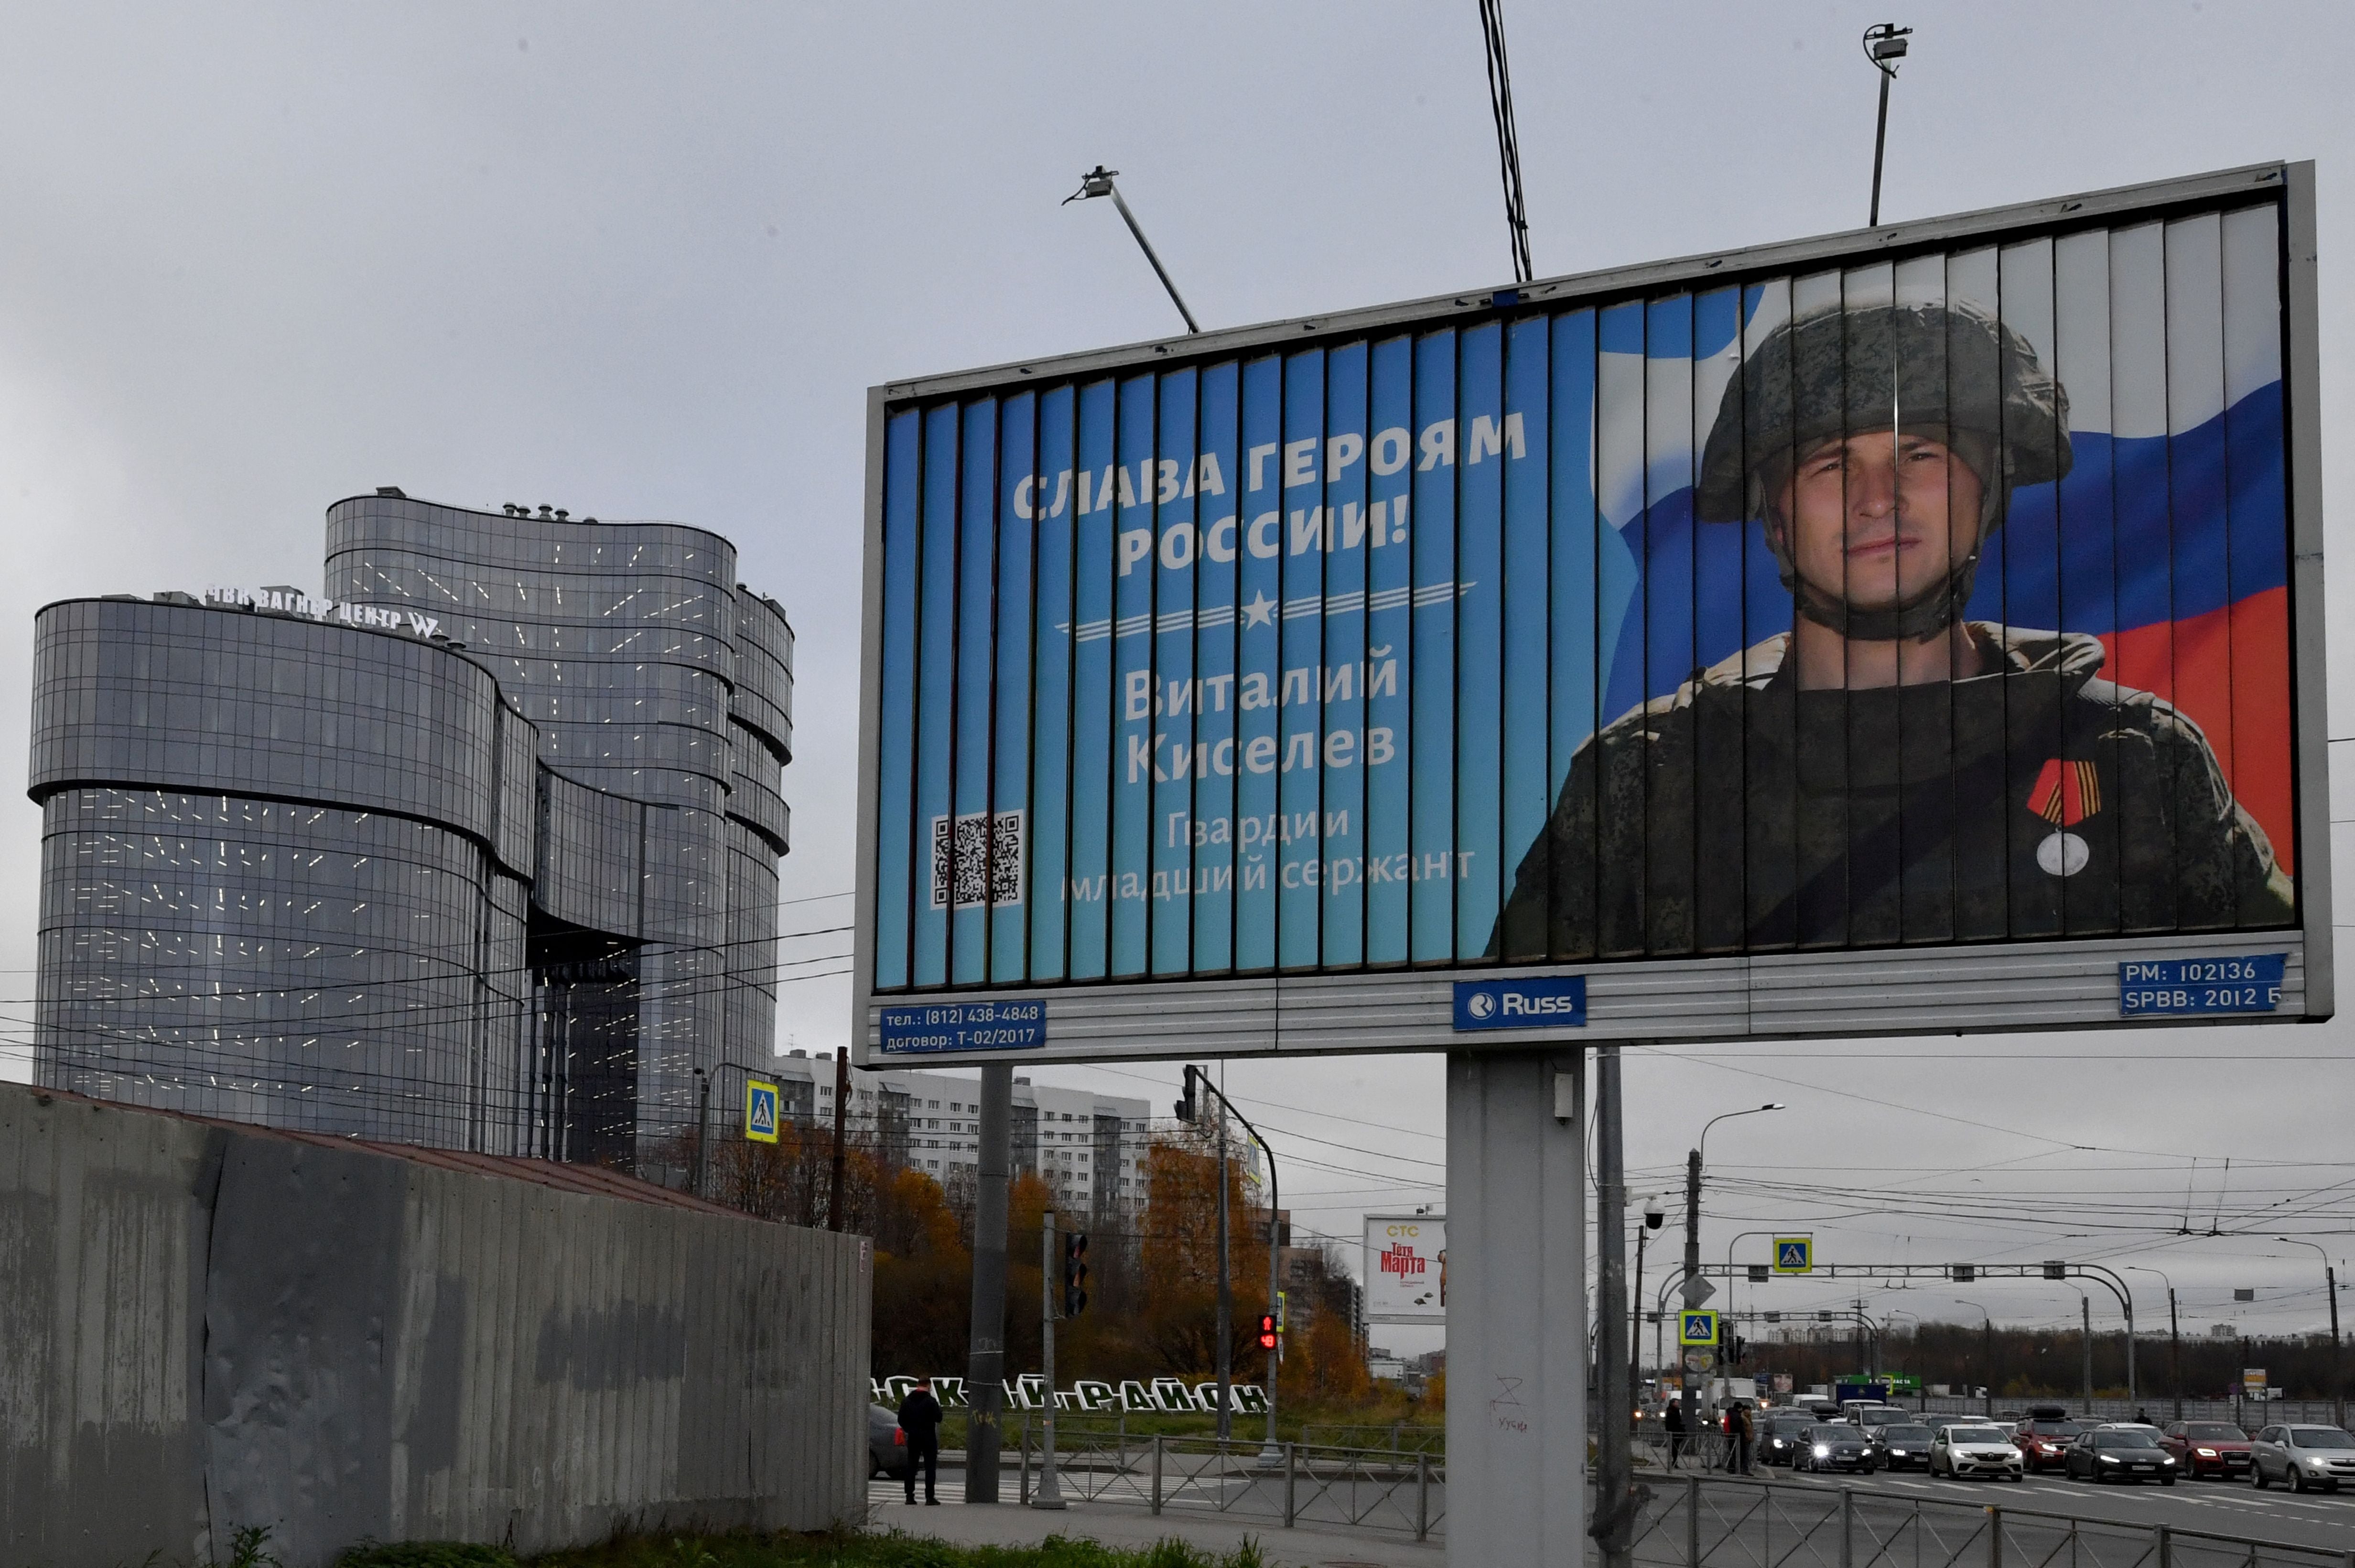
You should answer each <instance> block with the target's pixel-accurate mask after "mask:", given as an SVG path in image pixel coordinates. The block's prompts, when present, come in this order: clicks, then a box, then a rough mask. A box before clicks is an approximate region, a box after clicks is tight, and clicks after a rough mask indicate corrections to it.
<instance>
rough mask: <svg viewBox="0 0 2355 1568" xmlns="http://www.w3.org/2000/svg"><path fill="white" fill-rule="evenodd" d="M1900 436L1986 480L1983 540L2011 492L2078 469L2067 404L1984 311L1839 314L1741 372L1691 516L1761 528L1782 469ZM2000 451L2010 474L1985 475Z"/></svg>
mask: <svg viewBox="0 0 2355 1568" xmlns="http://www.w3.org/2000/svg"><path fill="white" fill-rule="evenodd" d="M1892 425H1893V426H1894V427H1895V428H1897V429H1899V430H1904V431H1910V432H1917V433H1919V434H1922V435H1926V436H1930V437H1932V438H1934V439H1935V440H1938V441H1942V442H1945V443H1947V444H1949V445H1951V446H1953V447H1954V448H1955V451H1956V453H1957V454H1958V455H1961V456H1962V457H1963V458H1964V459H1965V461H1966V462H1970V463H1971V464H1972V466H1973V467H1974V468H1977V469H1978V470H1979V480H1980V483H1981V485H1983V486H1984V488H1985V491H1986V494H1987V498H1988V501H1989V503H1990V505H1989V507H1988V515H1987V518H1986V520H1985V526H1984V528H1982V530H1981V537H1982V538H1984V537H1985V532H1986V530H1987V529H1988V528H1993V527H1994V526H1995V525H1996V524H1997V523H1998V522H2000V521H2001V520H2002V507H2003V503H2004V501H2005V500H2007V499H2008V498H2009V494H2010V492H2011V491H2012V490H2013V489H2014V488H2015V487H2017V486H2019V485H2041V484H2044V483H2046V482H2048V481H2051V480H2055V479H2059V478H2061V477H2062V476H2063V475H2066V474H2067V473H2068V472H2069V466H2070V463H2071V461H2072V454H2071V452H2070V448H2069V395H2068V393H2067V392H2065V391H2064V390H2062V387H2061V385H2060V383H2059V382H2057V381H2055V380H2054V379H2052V376H2051V372H2050V371H2048V370H2046V369H2045V368H2044V367H2043V365H2042V364H2041V363H2040V362H2039V361H2038V359H2037V357H2036V349H2035V347H2034V346H2033V345H2031V344H2030V342H2029V341H2028V339H2027V338H2025V337H2023V336H2020V334H2019V332H2018V331H2017V330H2015V329H2014V328H2012V327H2009V326H2006V325H2004V324H2003V323H2001V322H1999V321H1998V320H1996V319H1995V317H1994V316H1992V315H1988V314H1987V311H1986V310H1985V309H1984V308H1982V307H1981V306H1979V305H1977V304H1971V303H1969V302H1967V301H1962V300H1957V301H1955V302H1953V303H1951V304H1932V303H1923V304H1897V305H1883V304H1876V305H1865V306H1860V307H1855V308H1848V309H1842V308H1839V307H1838V306H1833V307H1828V308H1826V309H1822V310H1815V311H1809V312H1807V313H1806V314H1804V315H1796V316H1794V317H1792V318H1791V319H1790V320H1789V321H1786V322H1785V323H1783V324H1782V325H1780V326H1777V327H1775V328H1774V330H1773V331H1772V332H1770V333H1768V334H1767V335H1766V337H1765V340H1764V342H1762V343H1761V344H1759V345H1758V347H1756V348H1755V349H1753V350H1752V351H1751V353H1750V354H1749V356H1748V357H1746V359H1745V360H1744V362H1743V363H1742V366H1741V367H1740V368H1738V369H1737V370H1736V371H1735V372H1734V376H1733V379H1732V381H1731V382H1729V383H1728V384H1727V386H1726V389H1725V397H1724V399H1723V400H1722V401H1721V402H1720V403H1719V404H1718V410H1717V421H1716V422H1715V423H1714V424H1712V425H1711V426H1710V432H1709V443H1708V445H1707V446H1706V448H1705V449H1704V450H1703V452H1702V454H1701V472H1700V485H1699V488H1698V493H1697V494H1696V495H1695V496H1694V516H1695V517H1697V518H1699V519H1700V521H1702V522H1705V523H1738V522H1743V521H1746V520H1748V519H1750V518H1752V517H1757V516H1759V515H1760V512H1761V509H1762V507H1763V503H1764V499H1765V496H1764V483H1763V481H1764V476H1765V475H1768V474H1770V473H1772V472H1773V471H1774V465H1775V464H1776V463H1777V461H1778V460H1779V461H1780V462H1783V463H1789V462H1792V461H1794V460H1796V458H1798V457H1799V456H1802V455H1804V454H1805V453H1806V452H1807V451H1808V450H1809V449H1811V448H1813V447H1814V446H1816V445H1817V443H1821V442H1824V441H1828V440H1834V439H1838V438H1839V437H1843V436H1849V435H1856V434H1860V433H1863V432H1868V431H1875V430H1887V429H1890V428H1891V426H1892ZM1955 433H1962V434H1966V435H1969V436H1975V437H1977V438H1979V439H1977V440H1973V441H1967V442H1955V441H1954V440H1953V436H1954V435H1955ZM1994 453H2001V454H2002V455H2001V459H2000V463H2001V472H2000V473H1989V472H1987V468H1988V467H1992V466H1994V465H1995V462H1996V459H1995V458H1994V457H1993V454H1994Z"/></svg>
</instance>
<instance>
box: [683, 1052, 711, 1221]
mask: <svg viewBox="0 0 2355 1568" xmlns="http://www.w3.org/2000/svg"><path fill="white" fill-rule="evenodd" d="M710 1137H711V1074H709V1072H705V1071H704V1070H703V1069H702V1068H700V1067H698V1068H697V1069H696V1070H695V1168H694V1170H693V1172H692V1174H691V1175H690V1176H689V1177H688V1179H687V1190H688V1191H690V1192H692V1193H694V1194H695V1195H696V1196H697V1197H698V1198H700V1197H702V1196H703V1178H704V1173H705V1172H706V1171H707V1170H709V1168H710V1164H711V1160H710V1156H709V1153H708V1152H707V1150H706V1146H707V1144H708V1143H709V1140H710Z"/></svg>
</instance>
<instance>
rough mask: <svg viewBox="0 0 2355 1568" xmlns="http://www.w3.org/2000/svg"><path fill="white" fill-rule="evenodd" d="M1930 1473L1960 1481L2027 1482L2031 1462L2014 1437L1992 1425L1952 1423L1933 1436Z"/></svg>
mask: <svg viewBox="0 0 2355 1568" xmlns="http://www.w3.org/2000/svg"><path fill="white" fill-rule="evenodd" d="M1929 1465H1930V1474H1931V1475H1932V1476H1934V1477H1936V1476H1944V1477H1946V1479H1948V1480H1950V1481H1959V1480H1961V1479H1962V1478H1963V1477H1966V1476H1991V1477H1994V1478H1995V1479H1997V1480H1998V1481H2001V1480H2007V1479H2008V1480H2014V1481H2024V1480H2026V1479H2027V1478H2028V1461H2027V1458H2026V1457H2025V1456H2023V1455H2022V1454H2021V1453H2020V1451H2019V1445H2017V1444H2015V1443H2014V1442H2013V1441H2012V1440H2011V1434H2010V1433H2009V1432H2006V1431H2005V1430H2004V1429H2003V1428H2002V1427H2000V1426H1998V1425H1996V1424H1994V1423H1992V1422H1984V1421H1949V1422H1947V1423H1945V1424H1944V1425H1942V1426H1940V1427H1939V1428H1938V1429H1937V1431H1936V1432H1934V1433H1933V1434H1932V1435H1931V1437H1930V1459H1929Z"/></svg>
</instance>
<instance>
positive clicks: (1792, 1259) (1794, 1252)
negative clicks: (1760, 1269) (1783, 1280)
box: [1774, 1236, 1816, 1274]
mask: <svg viewBox="0 0 2355 1568" xmlns="http://www.w3.org/2000/svg"><path fill="white" fill-rule="evenodd" d="M1774 1272H1775V1273H1776V1274H1813V1273H1815V1272H1816V1239H1815V1237H1813V1236H1777V1237H1775V1238H1774Z"/></svg>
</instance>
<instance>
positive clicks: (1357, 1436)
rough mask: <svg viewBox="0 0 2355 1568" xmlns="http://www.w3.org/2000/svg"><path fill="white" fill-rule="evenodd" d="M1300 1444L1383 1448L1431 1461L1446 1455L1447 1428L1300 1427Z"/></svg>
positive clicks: (1399, 1424) (1398, 1424)
mask: <svg viewBox="0 0 2355 1568" xmlns="http://www.w3.org/2000/svg"><path fill="white" fill-rule="evenodd" d="M1300 1440H1301V1441H1302V1442H1303V1443H1306V1444H1309V1445H1318V1444H1321V1445H1324V1446H1326V1447H1328V1448H1375V1449H1380V1448H1386V1449H1388V1450H1389V1451H1390V1452H1391V1453H1393V1454H1429V1455H1432V1456H1434V1457H1436V1456H1444V1454H1445V1453H1446V1452H1447V1428H1445V1427H1444V1426H1410V1425H1408V1424H1406V1423H1404V1422H1392V1423H1391V1424H1390V1425H1388V1426H1305V1425H1304V1426H1303V1427H1301V1429H1300Z"/></svg>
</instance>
